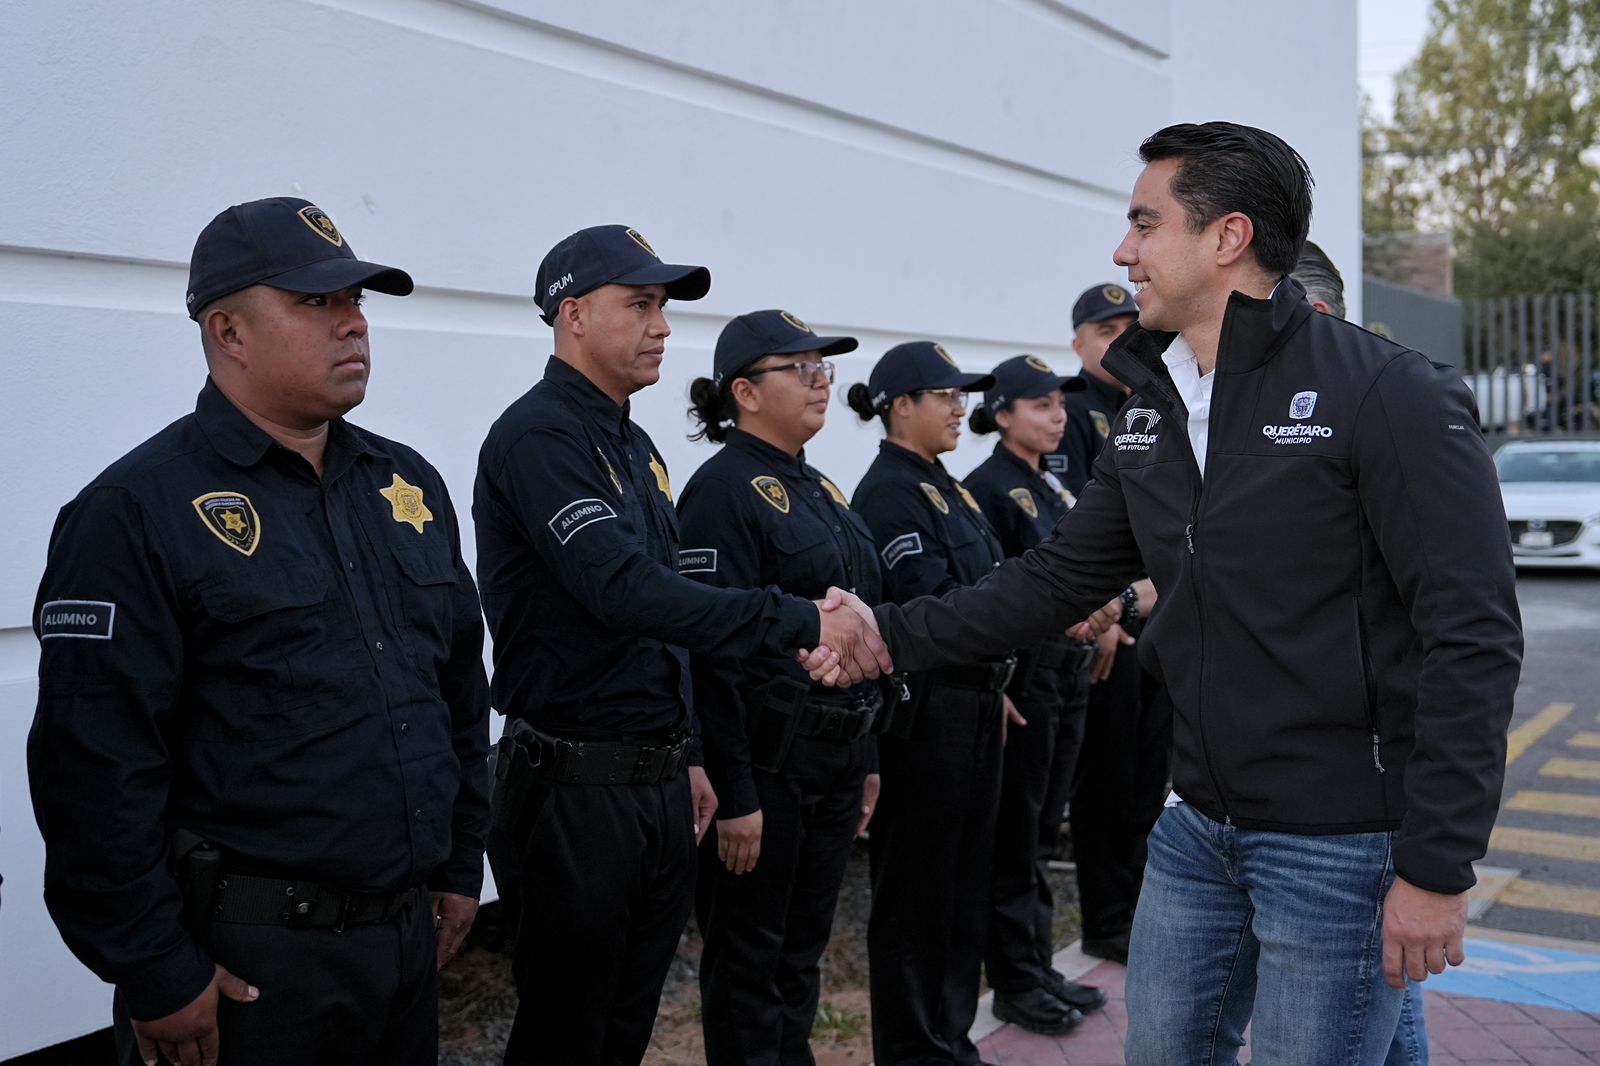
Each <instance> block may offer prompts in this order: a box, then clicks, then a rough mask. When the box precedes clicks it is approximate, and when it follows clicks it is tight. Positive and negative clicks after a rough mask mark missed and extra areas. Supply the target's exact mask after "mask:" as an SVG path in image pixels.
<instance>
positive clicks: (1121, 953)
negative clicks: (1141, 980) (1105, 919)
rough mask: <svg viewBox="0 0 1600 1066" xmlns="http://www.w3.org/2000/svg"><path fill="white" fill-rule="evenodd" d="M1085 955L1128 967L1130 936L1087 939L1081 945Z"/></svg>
mask: <svg viewBox="0 0 1600 1066" xmlns="http://www.w3.org/2000/svg"><path fill="white" fill-rule="evenodd" d="M1079 946H1080V947H1081V948H1082V949H1083V953H1084V954H1085V955H1093V956H1094V957H1095V958H1097V959H1110V960H1111V961H1112V962H1120V963H1122V965H1124V966H1126V965H1128V934H1127V933H1118V934H1116V935H1115V936H1108V937H1095V938H1092V939H1091V938H1089V937H1085V938H1084V940H1083V943H1082V944H1081V945H1079Z"/></svg>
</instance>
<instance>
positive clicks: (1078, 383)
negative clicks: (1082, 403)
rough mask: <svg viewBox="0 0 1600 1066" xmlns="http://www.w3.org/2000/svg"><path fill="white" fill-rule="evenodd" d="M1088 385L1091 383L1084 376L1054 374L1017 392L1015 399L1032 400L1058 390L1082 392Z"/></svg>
mask: <svg viewBox="0 0 1600 1066" xmlns="http://www.w3.org/2000/svg"><path fill="white" fill-rule="evenodd" d="M1088 387H1089V383H1088V382H1087V381H1084V380H1083V379H1082V378H1079V377H1071V378H1064V377H1058V376H1054V375H1052V376H1050V377H1043V378H1040V379H1039V380H1038V381H1037V382H1035V383H1033V384H1032V385H1029V386H1028V387H1027V388H1026V389H1023V390H1022V391H1021V392H1019V393H1017V394H1016V396H1015V397H1013V399H1017V400H1032V399H1034V398H1036V397H1039V396H1048V395H1050V394H1051V393H1052V392H1056V391H1057V390H1059V391H1061V392H1082V391H1083V390H1084V389H1086V388H1088Z"/></svg>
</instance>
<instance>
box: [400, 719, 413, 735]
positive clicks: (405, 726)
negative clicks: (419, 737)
mask: <svg viewBox="0 0 1600 1066" xmlns="http://www.w3.org/2000/svg"><path fill="white" fill-rule="evenodd" d="M409 732H411V723H410V722H401V723H400V733H401V735H402V736H404V735H405V734H406V733H409Z"/></svg>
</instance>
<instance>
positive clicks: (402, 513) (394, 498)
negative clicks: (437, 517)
mask: <svg viewBox="0 0 1600 1066" xmlns="http://www.w3.org/2000/svg"><path fill="white" fill-rule="evenodd" d="M378 494H379V495H380V496H382V497H383V498H384V499H386V500H388V501H389V503H390V504H392V505H393V506H394V520H395V521H396V522H405V523H408V524H409V525H410V526H411V528H413V529H415V530H416V531H417V532H418V533H421V532H422V524H423V523H424V522H432V521H433V512H432V511H430V510H428V505H427V504H425V503H423V502H422V490H421V489H419V488H417V486H415V485H409V484H407V483H406V479H405V478H403V477H401V476H400V475H399V474H395V475H394V483H393V484H391V485H390V486H389V487H388V488H386V489H379V490H378Z"/></svg>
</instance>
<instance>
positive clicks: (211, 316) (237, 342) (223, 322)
mask: <svg viewBox="0 0 1600 1066" xmlns="http://www.w3.org/2000/svg"><path fill="white" fill-rule="evenodd" d="M200 332H201V334H202V346H203V347H204V348H205V352H206V355H207V357H208V358H209V359H210V360H211V361H222V362H225V363H231V364H234V365H236V366H238V367H240V368H243V367H245V366H248V365H249V357H248V353H247V350H246V345H245V335H246V334H247V333H248V332H249V323H248V321H247V320H246V318H245V316H244V315H242V314H240V312H239V308H238V305H237V304H236V303H234V302H232V301H227V302H223V301H219V302H217V303H215V304H213V305H212V306H211V309H210V310H208V311H206V312H205V315H204V316H203V317H202V318H201V319H200Z"/></svg>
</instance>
